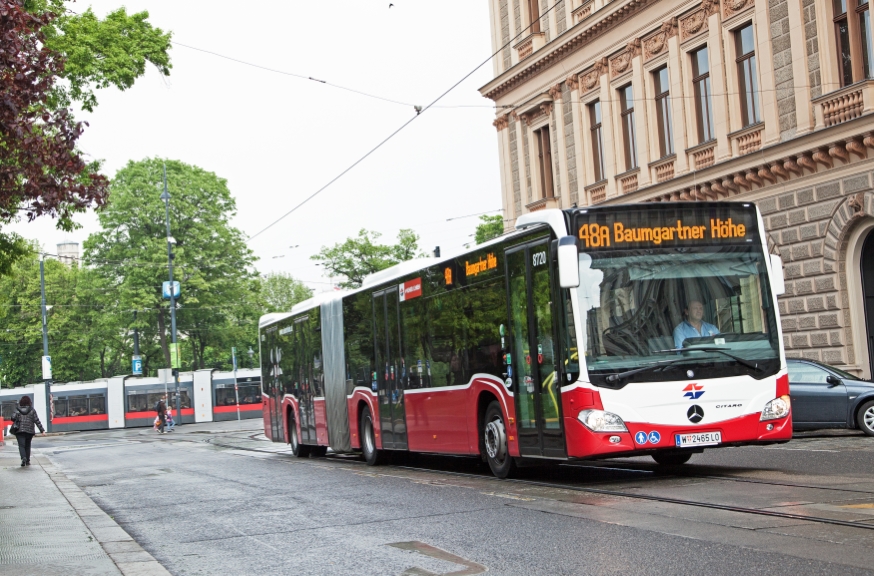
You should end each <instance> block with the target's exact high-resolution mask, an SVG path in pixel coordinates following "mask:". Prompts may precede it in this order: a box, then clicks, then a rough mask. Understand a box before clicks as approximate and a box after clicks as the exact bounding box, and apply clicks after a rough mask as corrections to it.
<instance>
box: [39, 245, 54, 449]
mask: <svg viewBox="0 0 874 576" xmlns="http://www.w3.org/2000/svg"><path fill="white" fill-rule="evenodd" d="M39 291H40V304H41V308H42V353H43V357H42V377H43V382H45V387H46V392H45V397H46V431H48V432H51V431H52V358H51V356H49V324H48V307H47V306H46V268H45V254H42V253H41V254H40V255H39Z"/></svg>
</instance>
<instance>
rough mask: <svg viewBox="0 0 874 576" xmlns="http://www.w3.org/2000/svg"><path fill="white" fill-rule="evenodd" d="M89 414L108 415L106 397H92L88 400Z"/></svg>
mask: <svg viewBox="0 0 874 576" xmlns="http://www.w3.org/2000/svg"><path fill="white" fill-rule="evenodd" d="M88 413H89V414H91V415H99V414H106V397H105V396H91V397H90V398H89V399H88Z"/></svg>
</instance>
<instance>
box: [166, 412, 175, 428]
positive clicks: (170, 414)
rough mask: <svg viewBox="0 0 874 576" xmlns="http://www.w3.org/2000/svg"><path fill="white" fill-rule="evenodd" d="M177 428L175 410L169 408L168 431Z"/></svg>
mask: <svg viewBox="0 0 874 576" xmlns="http://www.w3.org/2000/svg"><path fill="white" fill-rule="evenodd" d="M175 428H176V421H175V420H173V411H172V410H167V432H172V431H173V430H174V429H175Z"/></svg>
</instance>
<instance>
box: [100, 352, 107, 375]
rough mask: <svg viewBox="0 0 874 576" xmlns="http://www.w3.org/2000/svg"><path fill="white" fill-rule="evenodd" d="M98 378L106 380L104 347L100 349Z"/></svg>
mask: <svg viewBox="0 0 874 576" xmlns="http://www.w3.org/2000/svg"><path fill="white" fill-rule="evenodd" d="M100 377H101V378H106V346H104V347H103V348H101V349H100Z"/></svg>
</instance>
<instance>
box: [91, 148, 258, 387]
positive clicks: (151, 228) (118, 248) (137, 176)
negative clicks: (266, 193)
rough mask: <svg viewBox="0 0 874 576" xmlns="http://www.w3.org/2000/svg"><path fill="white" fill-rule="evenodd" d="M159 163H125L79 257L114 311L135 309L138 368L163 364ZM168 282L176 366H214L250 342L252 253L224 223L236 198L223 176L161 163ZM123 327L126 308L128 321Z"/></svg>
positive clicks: (254, 307) (254, 291) (165, 306)
mask: <svg viewBox="0 0 874 576" xmlns="http://www.w3.org/2000/svg"><path fill="white" fill-rule="evenodd" d="M164 162H165V161H163V160H161V159H157V158H154V159H148V160H143V161H140V162H129V163H128V165H127V166H126V167H124V168H123V169H121V170H120V171H119V172H118V174H116V177H115V179H114V180H113V181H112V185H111V203H110V205H109V206H108V208H107V209H106V210H104V211H101V212H100V213H99V219H100V225H101V227H102V230H101V231H100V232H98V233H96V234H93V235H92V236H91V237H90V238H88V240H87V241H86V242H85V261H86V262H87V263H88V265H89V266H91V267H93V269H94V270H95V272H96V273H97V274H98V276H99V281H98V282H97V283H98V285H100V286H102V289H103V290H105V291H106V292H105V294H106V298H107V299H111V300H112V306H113V307H114V308H115V309H117V310H128V311H132V310H138V311H140V312H139V313H138V316H137V321H136V324H137V326H138V327H139V328H141V329H142V331H141V337H140V346H141V355H142V356H143V365H144V366H143V367H144V370H148V369H149V368H150V365H151V366H153V367H160V366H167V365H168V363H169V361H170V352H169V342H170V333H169V330H170V313H169V301H167V300H164V299H163V298H162V293H161V284H162V282H163V281H164V280H166V279H167V240H166V227H165V205H164V202H163V201H162V200H161V199H160V194H161V191H162V189H163V183H162V165H163V164H164ZM166 166H167V184H168V189H169V192H170V197H171V199H170V226H171V234H172V235H173V238H174V239H175V241H176V243H175V248H174V260H173V263H174V264H173V267H174V279H176V280H179V281H180V282H181V284H182V296H181V298H180V299H179V302H178V304H179V307H178V309H177V314H176V318H177V328H178V332H179V334H180V342H181V343H182V350H183V362H184V367H185V368H191V367H193V368H205V367H207V366H211V367H212V366H215V367H219V366H223V365H226V362H227V361H228V359H227V356H228V354H229V350H230V347H231V346H237V347H238V348H241V349H245V346H249V345H257V329H256V326H257V317H258V315H259V314H260V313H261V311H262V306H261V301H260V299H259V288H260V282H258V277H257V275H256V273H255V272H254V270H253V268H252V263H253V261H254V257H253V255H252V253H251V251H250V250H249V249H248V248H247V247H246V244H245V242H244V240H243V234H242V233H241V232H240V231H239V230H237V229H236V228H233V227H232V226H231V225H230V220H231V218H232V217H233V216H234V214H235V213H236V204H235V202H234V199H233V198H232V197H231V194H230V191H229V190H228V187H227V183H226V181H225V180H224V179H222V178H219V177H218V176H216V175H215V174H213V173H212V172H207V171H206V170H203V169H201V168H198V167H196V166H190V165H187V164H184V163H182V162H178V161H175V160H167V161H166ZM128 322H129V323H128V324H127V325H128V326H129V327H132V325H133V318H132V314H131V316H130V319H129V320H128Z"/></svg>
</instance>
